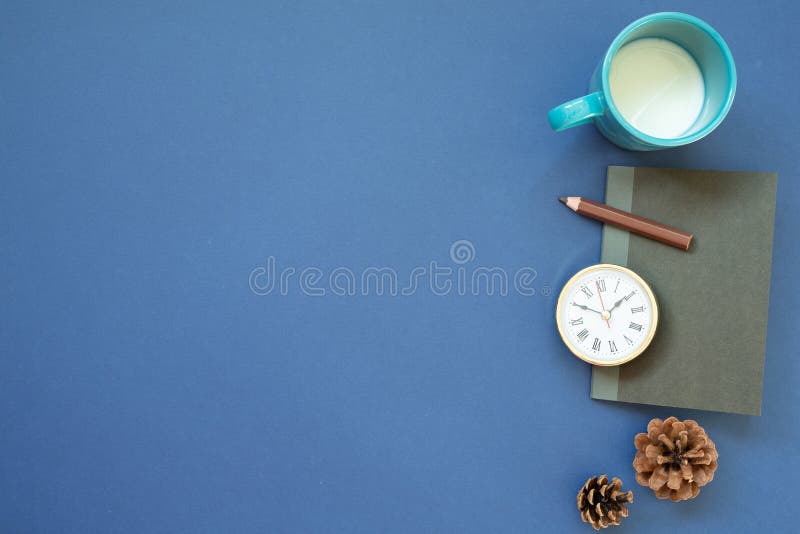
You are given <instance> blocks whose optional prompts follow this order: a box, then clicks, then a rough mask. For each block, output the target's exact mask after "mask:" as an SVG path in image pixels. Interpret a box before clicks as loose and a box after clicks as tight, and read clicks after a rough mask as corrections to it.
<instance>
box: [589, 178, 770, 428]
mask: <svg viewBox="0 0 800 534" xmlns="http://www.w3.org/2000/svg"><path fill="white" fill-rule="evenodd" d="M776 189H777V175H776V174H771V173H757V172H727V171H696V170H683V169H657V168H647V167H636V168H634V167H609V168H608V180H607V183H606V203H607V204H609V205H611V206H614V207H617V208H620V209H623V210H626V211H631V212H632V213H635V214H637V215H643V216H646V217H649V218H652V219H654V220H657V221H660V222H663V223H665V224H669V225H671V226H675V227H677V228H680V229H681V230H686V231H688V232H692V233H693V234H694V239H693V243H692V246H691V249H690V251H689V252H684V251H681V250H678V249H675V248H673V247H669V246H665V245H662V244H660V243H657V242H655V241H652V240H649V239H645V238H643V237H640V236H636V235H632V234H629V233H628V232H625V231H622V230H619V229H616V228H613V227H610V226H608V225H605V226H604V228H603V246H602V258H601V261H602V262H603V263H615V264H618V265H623V266H627V267H629V268H630V269H632V270H633V271H635V272H637V273H638V274H639V275H640V276H642V278H644V279H645V280H646V281H647V282H648V283H649V284H650V286H651V287H652V288H653V291H654V293H655V295H656V299H657V300H658V304H659V324H658V330H657V331H656V335H655V338H654V339H653V342H652V344H651V345H650V347H649V348H648V349H647V350H646V351H645V352H644V353H643V354H642V355H641V356H639V357H638V358H636V359H635V360H633V361H631V362H629V363H627V364H625V365H622V366H619V367H593V369H592V398H595V399H605V400H613V401H623V402H636V403H643V404H656V405H660V406H673V407H678V408H695V409H701V410H714V411H721V412H733V413H741V414H750V415H760V414H761V385H762V379H763V374H764V351H765V345H766V334H767V309H768V306H769V286H770V270H771V269H770V268H771V263H772V232H773V225H774V219H775V192H776Z"/></svg>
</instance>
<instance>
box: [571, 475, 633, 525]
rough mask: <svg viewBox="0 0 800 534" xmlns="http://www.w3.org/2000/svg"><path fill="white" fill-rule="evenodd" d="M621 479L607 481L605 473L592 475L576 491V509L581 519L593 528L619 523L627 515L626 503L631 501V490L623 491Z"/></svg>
mask: <svg viewBox="0 0 800 534" xmlns="http://www.w3.org/2000/svg"><path fill="white" fill-rule="evenodd" d="M621 487H622V481H621V480H620V479H618V478H613V479H611V482H610V483H609V482H608V476H607V475H600V476H599V477H592V478H590V479H589V480H587V481H586V484H584V485H583V487H582V488H581V490H580V491H579V492H578V510H580V512H581V519H583V522H584V523H589V524H590V525H592V528H593V529H595V530H600V529H601V528H606V527H608V526H611V525H619V523H620V521H622V518H623V517H628V508H626V507H625V505H626V504H629V503H632V502H633V492H632V491H628V492H623V491H622V490H621V489H620V488H621Z"/></svg>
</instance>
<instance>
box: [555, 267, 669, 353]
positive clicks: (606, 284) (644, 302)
mask: <svg viewBox="0 0 800 534" xmlns="http://www.w3.org/2000/svg"><path fill="white" fill-rule="evenodd" d="M556 322H557V324H558V331H559V333H560V334H561V338H562V339H563V340H564V343H566V345H567V347H569V349H570V350H571V351H572V352H573V354H575V355H576V356H577V357H579V358H581V359H582V360H585V361H587V362H589V363H592V364H595V365H619V364H621V363H625V362H627V361H630V360H632V359H633V358H635V357H636V356H638V355H639V354H641V353H642V352H643V351H644V349H646V348H647V346H648V345H649V344H650V341H651V340H652V339H653V335H654V334H655V331H656V326H657V324H658V305H657V304H656V299H655V297H654V296H653V291H652V290H651V289H650V286H648V285H647V283H646V282H645V281H644V280H642V279H641V278H640V277H639V276H638V275H637V274H636V273H634V272H633V271H631V270H630V269H626V268H624V267H620V266H618V265H610V264H601V265H594V266H592V267H587V268H586V269H583V270H582V271H580V272H579V273H577V274H576V275H575V276H573V277H572V278H571V279H570V280H569V282H567V284H566V285H565V286H564V289H563V290H562V291H561V295H560V296H559V298H558V307H557V309H556Z"/></svg>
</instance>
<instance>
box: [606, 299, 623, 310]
mask: <svg viewBox="0 0 800 534" xmlns="http://www.w3.org/2000/svg"><path fill="white" fill-rule="evenodd" d="M623 302H625V297H622V298H621V299H619V300H618V301H617V302H615V303H614V305H613V306H611V307H610V308H609V309H608V313H611V312H612V311H614V310H615V309H616V308H617V306H619V305H620V304H622V303H623Z"/></svg>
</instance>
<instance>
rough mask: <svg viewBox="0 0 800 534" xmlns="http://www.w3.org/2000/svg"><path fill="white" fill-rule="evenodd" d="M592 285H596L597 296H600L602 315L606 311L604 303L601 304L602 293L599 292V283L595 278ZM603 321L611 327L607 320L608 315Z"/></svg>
mask: <svg viewBox="0 0 800 534" xmlns="http://www.w3.org/2000/svg"><path fill="white" fill-rule="evenodd" d="M594 285H595V286H597V296H598V297H600V309H601V310H603V314H602V315H606V314H607V313H608V312H607V311H606V306H605V304H603V295H601V294H600V283H599V282H598V281H597V280H595V281H594ZM605 321H606V325H608V327H609V328H611V323H609V322H608V317H606V318H605Z"/></svg>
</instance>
